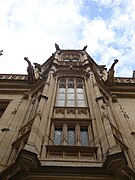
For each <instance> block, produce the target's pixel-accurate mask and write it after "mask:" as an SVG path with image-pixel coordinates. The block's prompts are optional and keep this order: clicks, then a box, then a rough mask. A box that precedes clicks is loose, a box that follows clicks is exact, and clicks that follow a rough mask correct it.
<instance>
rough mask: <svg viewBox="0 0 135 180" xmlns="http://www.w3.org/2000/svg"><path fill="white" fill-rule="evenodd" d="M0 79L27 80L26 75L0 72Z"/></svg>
mask: <svg viewBox="0 0 135 180" xmlns="http://www.w3.org/2000/svg"><path fill="white" fill-rule="evenodd" d="M0 79H5V80H6V79H7V80H27V75H20V74H18V75H13V74H0Z"/></svg>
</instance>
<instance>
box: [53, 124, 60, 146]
mask: <svg viewBox="0 0 135 180" xmlns="http://www.w3.org/2000/svg"><path fill="white" fill-rule="evenodd" d="M54 144H55V145H59V144H62V127H60V128H55V131H54Z"/></svg>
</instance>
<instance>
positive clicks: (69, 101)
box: [67, 100, 75, 107]
mask: <svg viewBox="0 0 135 180" xmlns="http://www.w3.org/2000/svg"><path fill="white" fill-rule="evenodd" d="M67 106H68V107H74V106H75V101H74V100H67Z"/></svg>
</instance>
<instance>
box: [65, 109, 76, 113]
mask: <svg viewBox="0 0 135 180" xmlns="http://www.w3.org/2000/svg"><path fill="white" fill-rule="evenodd" d="M67 114H75V109H67Z"/></svg>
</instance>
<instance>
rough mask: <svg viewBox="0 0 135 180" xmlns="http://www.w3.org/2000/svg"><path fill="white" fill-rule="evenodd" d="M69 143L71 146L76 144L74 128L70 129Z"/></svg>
mask: <svg viewBox="0 0 135 180" xmlns="http://www.w3.org/2000/svg"><path fill="white" fill-rule="evenodd" d="M67 143H68V144H69V145H74V144H75V128H74V127H68V135H67Z"/></svg>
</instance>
